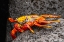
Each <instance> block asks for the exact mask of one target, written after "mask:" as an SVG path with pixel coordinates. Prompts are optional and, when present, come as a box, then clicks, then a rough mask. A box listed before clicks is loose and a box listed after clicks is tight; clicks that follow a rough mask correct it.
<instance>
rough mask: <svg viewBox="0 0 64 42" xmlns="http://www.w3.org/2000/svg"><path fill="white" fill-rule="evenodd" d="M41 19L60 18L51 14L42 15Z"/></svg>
mask: <svg viewBox="0 0 64 42" xmlns="http://www.w3.org/2000/svg"><path fill="white" fill-rule="evenodd" d="M41 16H42V17H45V18H60V17H61V16H60V15H58V16H56V15H51V14H44V15H41Z"/></svg>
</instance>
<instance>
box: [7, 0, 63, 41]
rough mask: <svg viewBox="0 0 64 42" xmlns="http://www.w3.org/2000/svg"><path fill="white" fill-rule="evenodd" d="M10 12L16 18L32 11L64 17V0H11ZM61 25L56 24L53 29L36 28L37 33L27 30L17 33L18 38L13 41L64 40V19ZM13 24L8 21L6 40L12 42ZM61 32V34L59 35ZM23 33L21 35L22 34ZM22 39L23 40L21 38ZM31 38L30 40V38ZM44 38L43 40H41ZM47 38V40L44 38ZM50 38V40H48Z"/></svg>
mask: <svg viewBox="0 0 64 42" xmlns="http://www.w3.org/2000/svg"><path fill="white" fill-rule="evenodd" d="M9 13H10V16H11V17H12V18H16V17H18V16H20V15H27V14H30V13H36V14H42V13H51V14H53V13H56V14H60V15H61V16H62V18H64V17H63V16H64V0H9ZM61 20H62V21H61V24H59V25H61V26H60V27H58V26H55V27H53V28H52V29H50V30H48V29H42V30H41V29H37V28H36V29H34V30H35V32H36V33H35V34H32V33H30V31H29V30H28V31H26V32H24V33H17V36H19V37H18V38H16V39H15V40H13V42H14V41H15V42H20V41H22V42H27V41H29V42H46V41H47V42H48V41H49V42H52V41H54V42H58V41H60V42H61V41H62V42H64V40H63V39H64V38H63V36H64V34H63V32H64V31H63V30H64V29H63V27H64V26H63V24H62V23H63V19H61ZM13 24H14V23H10V22H9V21H7V31H6V32H7V34H6V42H12V38H11V36H10V31H11V30H12V29H13ZM58 34H59V36H58ZM20 35H21V36H20ZM26 38H27V39H26ZM54 38H55V39H54ZM20 39H21V40H20ZM29 39H30V40H29ZM41 39H42V40H41ZM44 39H46V40H44ZM47 39H48V40H47Z"/></svg>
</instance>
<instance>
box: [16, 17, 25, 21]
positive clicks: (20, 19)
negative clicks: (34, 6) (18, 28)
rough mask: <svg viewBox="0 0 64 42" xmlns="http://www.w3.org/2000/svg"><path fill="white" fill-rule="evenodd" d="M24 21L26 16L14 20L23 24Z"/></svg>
mask: <svg viewBox="0 0 64 42" xmlns="http://www.w3.org/2000/svg"><path fill="white" fill-rule="evenodd" d="M25 19H26V16H21V17H18V18H17V19H16V20H17V21H18V22H23V21H25Z"/></svg>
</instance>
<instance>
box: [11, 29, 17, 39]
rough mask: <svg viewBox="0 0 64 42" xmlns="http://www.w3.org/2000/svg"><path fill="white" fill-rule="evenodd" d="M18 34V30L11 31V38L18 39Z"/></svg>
mask: <svg viewBox="0 0 64 42" xmlns="http://www.w3.org/2000/svg"><path fill="white" fill-rule="evenodd" d="M16 32H17V30H16V29H15V28H14V29H13V30H12V31H11V36H12V38H13V39H15V38H16V36H15V33H16Z"/></svg>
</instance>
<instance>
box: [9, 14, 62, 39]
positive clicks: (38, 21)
mask: <svg viewBox="0 0 64 42" xmlns="http://www.w3.org/2000/svg"><path fill="white" fill-rule="evenodd" d="M25 17H27V18H25ZM28 17H29V18H28ZM60 17H61V16H60V15H58V16H57V15H51V14H43V15H30V16H22V17H21V18H16V20H14V19H12V18H9V21H10V22H16V23H15V24H14V28H13V30H12V31H11V36H12V38H13V39H15V38H16V35H15V34H16V32H21V33H22V32H24V31H26V30H30V31H31V32H32V33H35V32H34V30H33V29H32V28H31V27H32V26H38V27H45V28H52V27H51V26H47V24H51V23H54V22H58V23H59V22H60V20H52V21H50V20H49V21H48V20H46V18H60ZM23 18H24V20H23ZM26 19H27V21H26ZM20 20H21V21H20ZM24 21H25V22H24ZM20 22H21V23H22V24H21V23H20ZM23 22H24V23H23Z"/></svg>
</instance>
